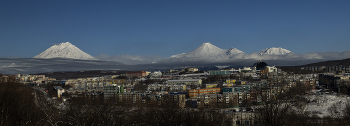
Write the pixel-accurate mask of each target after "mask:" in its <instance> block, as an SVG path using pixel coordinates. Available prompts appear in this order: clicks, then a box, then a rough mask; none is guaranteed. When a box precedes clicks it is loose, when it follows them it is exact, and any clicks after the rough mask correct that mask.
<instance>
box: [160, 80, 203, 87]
mask: <svg viewBox="0 0 350 126" xmlns="http://www.w3.org/2000/svg"><path fill="white" fill-rule="evenodd" d="M166 83H167V84H171V85H173V84H185V85H196V86H200V85H202V79H182V80H168V81H166Z"/></svg>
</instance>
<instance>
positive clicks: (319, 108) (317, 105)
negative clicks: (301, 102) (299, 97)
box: [304, 94, 350, 117]
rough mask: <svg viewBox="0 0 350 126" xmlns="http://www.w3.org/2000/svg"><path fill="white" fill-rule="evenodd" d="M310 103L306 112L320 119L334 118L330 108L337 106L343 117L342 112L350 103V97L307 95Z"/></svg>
mask: <svg viewBox="0 0 350 126" xmlns="http://www.w3.org/2000/svg"><path fill="white" fill-rule="evenodd" d="M305 98H306V99H308V101H309V103H308V104H307V105H306V107H305V109H304V112H305V113H308V112H310V113H311V114H315V115H317V116H319V117H325V116H332V115H331V113H330V111H329V108H330V107H331V106H332V105H334V104H336V105H337V110H338V111H339V112H340V114H341V115H342V111H343V110H344V109H345V106H346V104H347V103H348V102H349V100H350V97H349V96H337V95H328V94H326V95H307V96H305Z"/></svg>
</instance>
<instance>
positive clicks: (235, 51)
mask: <svg viewBox="0 0 350 126" xmlns="http://www.w3.org/2000/svg"><path fill="white" fill-rule="evenodd" d="M240 53H244V52H243V51H241V50H239V49H237V48H233V47H231V48H229V49H227V51H226V55H235V54H240Z"/></svg>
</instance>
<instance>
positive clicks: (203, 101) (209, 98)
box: [197, 94, 225, 108]
mask: <svg viewBox="0 0 350 126" xmlns="http://www.w3.org/2000/svg"><path fill="white" fill-rule="evenodd" d="M224 105H225V99H224V97H223V95H222V94H200V95H198V97H197V106H198V107H199V108H202V107H223V106H224Z"/></svg>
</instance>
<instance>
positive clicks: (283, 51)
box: [258, 47, 292, 55]
mask: <svg viewBox="0 0 350 126" xmlns="http://www.w3.org/2000/svg"><path fill="white" fill-rule="evenodd" d="M291 52H292V51H289V50H287V49H283V48H281V47H279V48H275V47H272V48H266V49H263V50H261V51H260V52H258V53H259V54H260V55H285V54H288V53H291Z"/></svg>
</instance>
